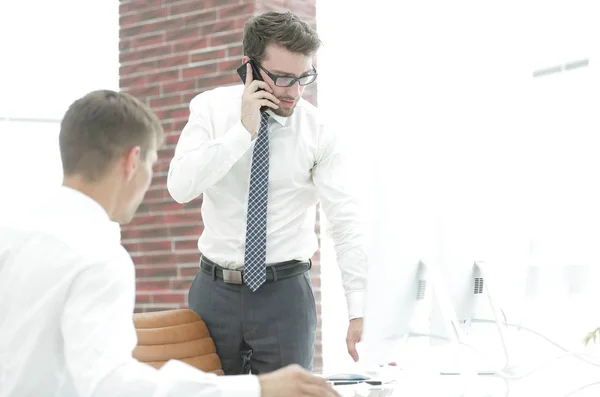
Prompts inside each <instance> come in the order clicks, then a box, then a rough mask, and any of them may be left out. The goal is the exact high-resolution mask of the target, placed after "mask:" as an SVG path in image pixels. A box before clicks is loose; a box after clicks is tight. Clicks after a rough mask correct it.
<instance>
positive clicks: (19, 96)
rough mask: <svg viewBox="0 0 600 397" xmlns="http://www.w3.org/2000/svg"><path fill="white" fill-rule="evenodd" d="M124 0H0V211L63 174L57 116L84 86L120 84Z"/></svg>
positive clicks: (37, 195) (38, 195) (38, 196)
mask: <svg viewBox="0 0 600 397" xmlns="http://www.w3.org/2000/svg"><path fill="white" fill-rule="evenodd" d="M118 7H119V5H118V2H111V1H96V0H57V1H51V2H48V1H43V0H34V1H29V2H23V1H3V2H0V48H1V49H2V61H1V62H0V142H1V145H0V183H1V184H2V194H1V195H0V219H2V218H3V217H5V216H8V215H9V214H15V213H16V211H15V208H16V206H18V205H22V206H27V205H29V204H30V203H31V202H32V201H36V200H43V196H44V192H45V191H46V190H47V189H48V188H51V187H54V186H59V185H60V183H61V180H62V169H61V164H60V155H59V152H58V133H59V128H60V127H59V122H60V119H61V118H62V116H63V115H64V112H65V111H66V110H67V108H68V106H69V104H70V103H71V102H73V101H74V100H75V99H77V98H78V97H80V96H82V95H84V94H85V93H87V92H89V91H91V90H94V89H100V88H107V89H118V87H119V46H118V38H119V12H118Z"/></svg>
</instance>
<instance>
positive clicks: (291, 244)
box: [167, 12, 367, 374]
mask: <svg viewBox="0 0 600 397" xmlns="http://www.w3.org/2000/svg"><path fill="white" fill-rule="evenodd" d="M243 46H244V54H245V56H244V57H243V59H242V62H243V63H246V62H248V63H247V64H246V66H245V70H243V69H242V73H244V72H245V74H246V77H245V80H244V83H245V84H244V85H237V86H230V87H220V88H217V89H214V90H211V91H206V92H203V93H201V94H199V95H197V96H196V97H195V98H194V99H193V100H192V101H191V104H190V116H189V120H188V123H187V124H186V126H185V127H184V129H183V131H182V133H181V136H180V138H179V142H178V143H177V147H176V150H175V154H174V157H173V159H172V161H171V164H170V169H169V174H168V179H167V187H168V190H169V192H170V194H171V196H172V197H173V198H174V199H175V200H176V201H177V202H179V203H186V202H189V201H191V200H193V199H196V198H197V197H199V196H200V195H202V197H203V202H202V220H203V224H204V231H203V233H202V235H201V236H200V239H199V241H198V248H199V250H200V252H201V254H202V256H201V260H200V271H199V273H198V275H197V277H196V278H195V280H194V282H193V284H192V286H191V288H190V292H189V307H190V308H192V309H193V310H195V311H196V312H197V313H199V314H200V315H201V316H202V318H203V319H204V320H205V321H206V322H207V324H208V326H209V328H210V330H211V334H212V336H213V338H214V340H215V344H216V346H217V352H218V353H219V355H220V357H221V358H222V361H223V367H224V370H225V371H226V373H228V374H239V373H246V372H247V371H249V370H250V371H252V373H264V372H268V371H271V370H274V369H276V368H280V367H282V366H285V365H287V364H290V363H297V364H300V365H302V366H303V367H305V368H308V369H310V368H311V366H312V360H313V352H314V343H315V335H316V322H317V314H316V308H315V300H314V296H313V293H312V285H311V280H310V276H309V272H308V270H309V269H310V258H311V257H312V256H313V255H314V253H315V251H316V250H317V248H318V240H317V236H316V233H315V206H316V204H317V203H318V202H319V201H320V202H321V205H322V207H323V209H324V211H325V214H326V217H327V219H328V221H329V223H330V228H331V235H332V238H333V240H334V242H335V249H336V253H337V259H338V264H339V266H340V268H341V275H342V281H343V286H344V289H345V293H346V300H347V305H348V312H349V320H350V321H349V326H348V333H347V339H346V342H347V348H348V352H349V353H350V355H351V356H352V358H353V359H354V360H355V361H356V360H358V354H357V353H356V343H357V342H358V341H359V340H360V338H361V335H362V316H363V294H364V291H365V284H366V268H367V256H366V253H365V249H364V247H363V236H362V230H361V226H360V225H359V215H358V213H357V206H356V203H355V201H354V198H353V197H352V195H351V194H350V193H349V190H348V188H349V186H348V185H347V184H346V183H345V182H344V179H345V178H344V175H345V173H346V170H344V165H343V161H342V156H341V153H340V150H339V145H338V143H337V139H336V135H335V133H334V132H332V131H331V130H326V129H324V127H323V123H322V120H321V119H320V118H319V115H318V113H317V109H316V108H315V107H314V106H312V105H311V104H310V103H308V102H306V101H305V100H303V99H302V98H301V96H302V94H303V91H304V88H305V86H306V85H308V84H310V83H312V82H314V81H315V79H316V77H317V72H316V70H315V68H314V67H313V56H314V55H315V53H316V51H317V50H318V48H319V46H320V40H319V38H318V35H317V33H316V32H315V31H314V30H313V29H312V28H310V27H309V26H308V25H307V24H306V23H305V22H304V21H302V20H300V19H299V18H298V17H297V16H296V15H294V14H292V13H290V12H286V13H278V12H267V13H264V14H261V15H257V16H255V17H253V18H251V19H250V20H249V21H248V22H247V23H246V25H245V28H244V40H243ZM253 70H254V71H255V73H256V76H257V77H259V76H260V77H259V78H260V79H261V80H263V81H258V80H257V79H254V78H253ZM263 107H264V108H263ZM261 108H263V109H266V111H264V112H263V111H262V109H261Z"/></svg>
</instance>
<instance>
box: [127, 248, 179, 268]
mask: <svg viewBox="0 0 600 397" xmlns="http://www.w3.org/2000/svg"><path fill="white" fill-rule="evenodd" d="M146 252H147V251H146ZM132 259H133V263H134V264H135V265H136V266H139V265H160V266H165V265H173V264H175V256H174V255H173V254H164V255H163V254H159V255H144V256H134V257H132Z"/></svg>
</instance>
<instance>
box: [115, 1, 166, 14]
mask: <svg viewBox="0 0 600 397" xmlns="http://www.w3.org/2000/svg"><path fill="white" fill-rule="evenodd" d="M160 6H162V0H131V1H129V2H127V3H121V4H120V6H119V13H120V14H121V15H122V14H126V13H129V12H139V11H143V10H147V9H151V8H156V7H160Z"/></svg>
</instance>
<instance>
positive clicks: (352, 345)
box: [346, 339, 358, 362]
mask: <svg viewBox="0 0 600 397" xmlns="http://www.w3.org/2000/svg"><path fill="white" fill-rule="evenodd" d="M346 346H347V347H348V354H350V357H352V359H353V360H354V362H357V361H358V352H357V351H356V340H355V339H347V340H346Z"/></svg>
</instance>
